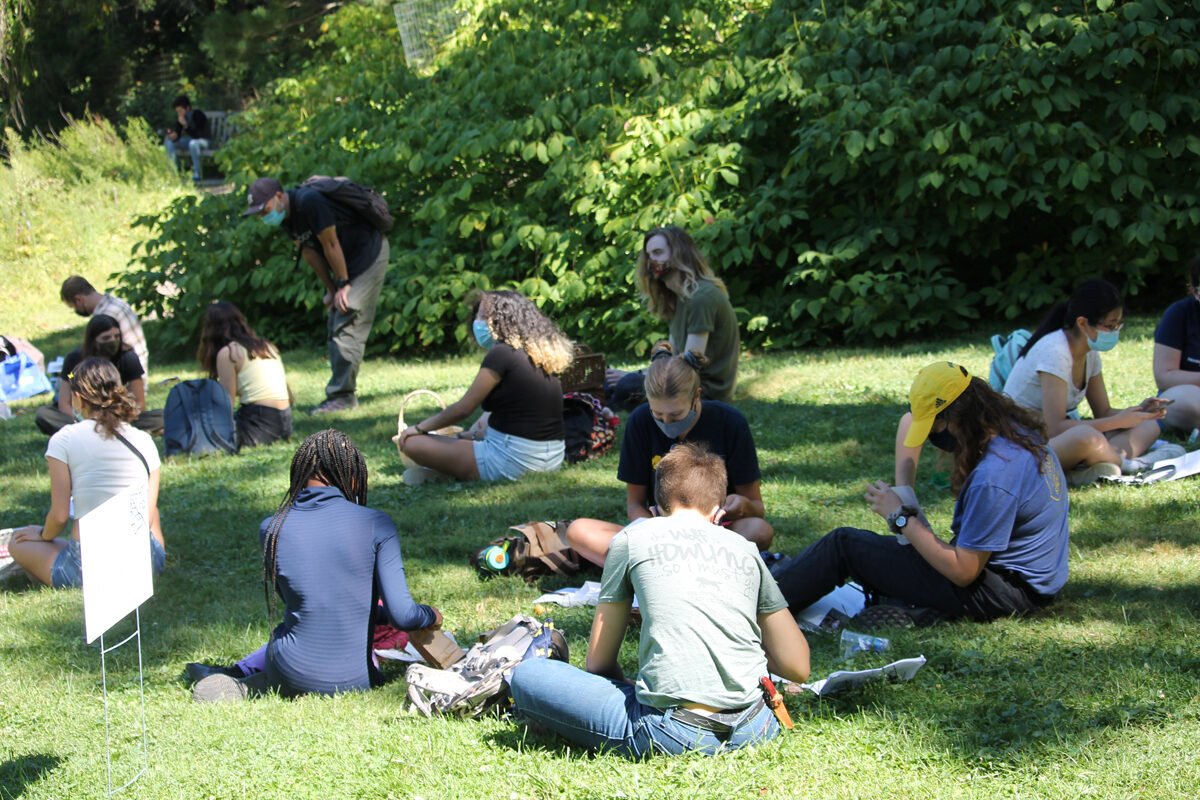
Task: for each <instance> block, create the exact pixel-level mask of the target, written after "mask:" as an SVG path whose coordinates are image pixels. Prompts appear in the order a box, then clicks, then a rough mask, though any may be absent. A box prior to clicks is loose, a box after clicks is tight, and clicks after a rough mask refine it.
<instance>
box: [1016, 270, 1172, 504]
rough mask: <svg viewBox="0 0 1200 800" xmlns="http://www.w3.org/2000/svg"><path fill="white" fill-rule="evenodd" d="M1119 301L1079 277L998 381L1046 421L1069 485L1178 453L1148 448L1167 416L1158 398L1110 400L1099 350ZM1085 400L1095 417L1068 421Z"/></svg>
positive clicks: (1107, 341)
mask: <svg viewBox="0 0 1200 800" xmlns="http://www.w3.org/2000/svg"><path fill="white" fill-rule="evenodd" d="M1124 305H1125V304H1124V302H1123V301H1122V299H1121V293H1120V292H1119V291H1118V290H1117V287H1115V286H1113V285H1112V284H1111V283H1109V282H1108V281H1106V280H1103V279H1101V278H1092V279H1090V280H1086V281H1084V282H1083V283H1081V284H1080V285H1079V287H1078V288H1077V289H1076V290H1075V292H1074V294H1072V295H1071V297H1070V299H1069V300H1065V301H1063V302H1060V303H1058V304H1056V305H1055V306H1054V307H1053V308H1051V309H1050V312H1049V313H1048V314H1047V315H1046V318H1045V319H1044V320H1043V321H1042V324H1041V325H1040V326H1039V327H1038V329H1037V330H1036V331H1034V332H1033V335H1032V336H1031V337H1029V341H1028V342H1026V343H1025V347H1024V348H1023V349H1022V350H1021V355H1020V356H1019V357H1018V358H1017V361H1016V363H1015V364H1013V368H1012V372H1010V373H1009V375H1008V380H1007V381H1005V383H1004V393H1005V394H1006V395H1008V396H1009V397H1011V398H1012V399H1013V400H1015V401H1016V402H1017V404H1018V405H1020V406H1023V407H1025V408H1028V409H1030V410H1032V411H1034V412H1037V413H1040V414H1041V415H1042V416H1043V417H1044V418H1045V420H1046V428H1047V430H1048V431H1049V435H1050V447H1051V449H1053V450H1054V452H1055V454H1057V455H1058V458H1059V460H1060V461H1061V462H1062V465H1063V468H1064V469H1065V470H1066V471H1067V481H1068V483H1069V484H1070V485H1072V486H1079V485H1082V484H1087V483H1091V482H1093V481H1095V480H1096V479H1098V478H1102V477H1116V476H1118V475H1120V474H1121V473H1122V472H1127V473H1133V472H1138V471H1140V470H1142V469H1145V467H1146V466H1148V465H1149V464H1150V463H1152V462H1154V461H1156V460H1159V459H1162V458H1174V457H1175V456H1178V455H1182V454H1183V450H1182V448H1180V447H1178V446H1177V445H1167V444H1166V443H1165V442H1164V443H1163V444H1162V445H1160V446H1157V447H1154V451H1153V453H1148V452H1147V451H1148V450H1150V449H1151V447H1153V446H1154V444H1155V440H1157V439H1158V434H1159V430H1160V429H1159V425H1158V421H1159V420H1160V419H1162V417H1163V415H1164V414H1165V413H1166V403H1165V401H1163V400H1162V399H1161V398H1157V397H1150V398H1147V399H1146V400H1144V401H1142V402H1141V403H1140V404H1138V405H1136V406H1130V407H1129V408H1113V407H1112V405H1111V404H1110V403H1109V399H1108V390H1107V389H1106V388H1105V385H1104V374H1103V372H1102V371H1101V366H1100V353H1101V352H1105V351H1108V350H1111V349H1112V348H1114V347H1116V345H1117V340H1118V339H1119V338H1120V331H1121V328H1122V327H1123V326H1124V322H1123V316H1124ZM1085 397H1086V398H1087V401H1088V406H1090V407H1091V409H1092V416H1093V419H1071V418H1070V417H1069V416H1068V413H1069V412H1070V411H1072V410H1074V409H1075V407H1076V406H1078V405H1079V401H1080V400H1083V399H1084V398H1085ZM1143 454H1145V455H1143ZM1139 457H1140V458H1139Z"/></svg>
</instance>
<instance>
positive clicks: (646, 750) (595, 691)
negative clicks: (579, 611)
mask: <svg viewBox="0 0 1200 800" xmlns="http://www.w3.org/2000/svg"><path fill="white" fill-rule="evenodd" d="M511 688H512V696H513V701H514V703H515V709H514V711H515V712H516V714H517V716H520V717H524V718H525V719H528V720H531V721H533V722H537V723H539V724H541V725H544V726H545V727H547V728H550V729H551V730H553V731H554V732H555V733H557V734H559V735H560V736H563V737H565V738H567V739H570V740H571V741H572V742H575V743H576V744H579V745H582V746H583V747H586V748H588V749H589V750H612V751H614V752H616V753H619V754H620V755H623V756H626V757H627V758H635V759H637V758H643V757H645V756H649V755H678V754H680V753H687V752H695V753H700V754H702V755H715V754H717V753H719V752H721V751H722V750H736V749H738V748H741V747H746V746H747V745H751V744H758V743H759V742H765V741H769V740H771V739H774V738H775V737H776V736H777V735H778V734H779V723H778V722H777V721H776V719H775V713H774V712H773V711H771V709H770V708H767V707H766V706H765V705H764V706H763V707H762V708H761V709H760V710H759V711H758V713H756V714H753V715H751V717H750V718H749V719H747V720H745V721H743V722H742V723H741V724H740V725H738V726H737V727H736V728H735V729H734V730H733V731H732V732H730V733H728V734H718V733H715V732H713V731H708V730H704V729H702V728H698V727H696V726H693V725H689V724H687V723H685V722H680V721H679V720H677V719H674V718H673V717H672V716H671V713H672V711H673V710H674V709H669V708H668V709H661V708H653V707H652V706H647V705H642V704H641V703H639V702H638V700H637V697H636V696H635V693H634V692H635V690H634V687H633V686H631V685H629V684H623V683H617V682H616V681H612V680H609V679H608V678H603V677H600V676H599V675H592V674H591V673H588V672H584V671H583V670H581V669H579V668H578V667H573V666H571V665H570V664H564V663H563V662H561V661H552V660H550V659H548V658H534V659H529V660H528V661H522V662H521V663H520V664H518V665H517V667H516V669H514V670H513V672H512V679H511Z"/></svg>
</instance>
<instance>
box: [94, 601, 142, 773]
mask: <svg viewBox="0 0 1200 800" xmlns="http://www.w3.org/2000/svg"><path fill="white" fill-rule="evenodd" d="M131 639H137V656H138V694H139V696H140V698H141V705H142V768H141V769H140V770H138V773H137V774H136V775H134V776H133V777H132V778H130V779H129V780H128V781H126V782H125V783H124V784H122V785H121V786H118V787H117V788H116V789H114V788H113V779H112V737H111V734H110V732H109V721H108V670H107V665H106V663H105V656H106V655H108V653H110V652H111V651H113V650H116V649H117V648H118V647H121V646H123V645H125V644H128V643H129V641H130V640H131ZM100 685H101V687H102V690H103V696H104V768H105V773H106V774H107V777H108V796H109V797H112V796H113V795H114V794H117V793H118V792H120V791H123V790H124V789H127V788H128V787H129V786H130V785H132V784H133V783H134V782H135V781H137V779H138V778H140V777H142V776H143V775H145V774H146V770H147V769H149V767H150V756H149V755H148V753H147V750H146V676H145V674H144V672H143V670H142V616H141V609H140V608H135V609H134V610H133V633H131V634H129V635H128V636H126V637H125V638H124V639H122V640H121V641H119V642H117V643H116V644H114V645H113V646H112V647H105V646H104V634H103V633H102V634H100Z"/></svg>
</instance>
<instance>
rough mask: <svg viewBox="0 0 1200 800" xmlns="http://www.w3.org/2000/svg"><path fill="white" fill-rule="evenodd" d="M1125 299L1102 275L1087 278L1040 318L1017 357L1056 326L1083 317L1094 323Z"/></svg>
mask: <svg viewBox="0 0 1200 800" xmlns="http://www.w3.org/2000/svg"><path fill="white" fill-rule="evenodd" d="M1124 305H1125V302H1124V301H1123V300H1122V299H1121V292H1120V291H1119V290H1118V289H1117V287H1116V286H1113V285H1112V284H1111V283H1109V282H1108V281H1106V280H1104V279H1103V278H1089V279H1088V280H1086V281H1084V282H1083V283H1081V284H1079V286H1078V287H1077V288H1076V289H1075V293H1074V294H1072V295H1071V297H1070V299H1068V300H1063V301H1062V302H1059V303H1055V304H1054V306H1053V307H1052V308H1051V309H1050V311H1049V313H1047V314H1046V318H1045V319H1043V320H1042V324H1041V325H1039V326H1038V328H1037V330H1036V331H1034V332H1033V335H1032V336H1030V337H1029V341H1028V342H1026V343H1025V346H1024V347H1022V348H1021V354H1020V355H1019V356H1017V358H1018V360H1019V359H1022V358H1024V357H1025V354H1026V353H1028V352H1029V351H1030V350H1031V349H1032V348H1033V346H1034V345H1035V344H1037V342H1038V340H1039V339H1041V338H1042V337H1043V336H1046V335H1047V334H1049V333H1053V332H1054V331H1057V330H1067V329H1069V328H1073V327H1075V320H1077V319H1079V318H1080V317H1083V318H1084V319H1086V320H1087V321H1088V322H1089V323H1090V324H1092V325H1095V324H1097V323H1098V322H1100V320H1102V319H1104V317H1105V315H1106V314H1108V313H1109V312H1111V311H1112V310H1113V309H1115V308H1121V307H1122V306H1124Z"/></svg>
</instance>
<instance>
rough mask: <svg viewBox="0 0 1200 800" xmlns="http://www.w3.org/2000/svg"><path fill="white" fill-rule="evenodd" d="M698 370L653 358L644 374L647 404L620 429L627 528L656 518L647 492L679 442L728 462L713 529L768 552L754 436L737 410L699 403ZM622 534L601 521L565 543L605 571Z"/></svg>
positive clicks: (571, 531) (573, 531) (577, 525)
mask: <svg viewBox="0 0 1200 800" xmlns="http://www.w3.org/2000/svg"><path fill="white" fill-rule="evenodd" d="M703 368H704V360H703V356H699V355H697V354H696V353H691V352H689V353H685V354H684V355H682V356H669V355H668V356H662V357H659V358H656V359H655V360H654V361H652V362H651V364H650V368H649V369H648V370H647V371H646V377H645V392H646V400H647V402H646V403H645V404H643V405H641V406H638V407H637V408H636V409H635V410H634V411H633V413H632V414H630V415H629V420H628V421H627V422H626V423H625V433H624V438H623V439H622V441H621V461H620V464H619V466H618V467H617V479H618V480H621V481H624V483H625V506H626V513H627V515H628V519H629V522H631V523H632V522H634V521H636V520H638V519H641V518H644V517H653V516H657V515H658V513H659V509H657V508H656V507H655V506H654V499H653V497H652V495H651V491H652V487H653V485H654V472H655V470H656V469H657V468H658V463H659V461H661V460H662V458H663V456H665V455H666V454H667V453H668V452H670V450H671V448H672V447H674V446H675V445H676V444H678V443H680V442H691V443H695V444H704V445H706V446H707V447H708V450H709V452H711V453H713V454H715V455H717V456H720V458H721V460H722V461H724V462H725V470H726V473H727V475H728V485H727V486H726V487H725V500H724V502H723V503H722V504H721V513H720V518H719V519H718V520H717V522H718V524H720V525H723V526H724V527H727V528H729V529H730V530H732V531H734V532H735V533H737V534H740V535H741V536H742V537H743V538H744V539H748V540H749V541H751V542H752V543H754V545H755V546H757V547H758V549H759V550H760V551H761V550H766V549H768V548H769V547H770V545H771V539H772V538H774V536H775V531H774V529H773V528H772V527H771V525H770V523H768V522H767V521H766V520H765V519H764V518H763V517H764V516H765V515H766V508H765V506H764V505H763V499H762V491H761V488H760V486H759V481H760V479H761V477H762V473H760V472H759V469H758V453H757V452H756V451H755V449H754V436H753V434H751V433H750V425H749V424H748V423H747V422H746V418H745V417H744V416H743V415H742V413H741V412H740V411H738V410H737V409H736V408H733V407H732V406H728V405H726V404H725V403H722V402H720V401H718V400H706V399H704V398H703V397H702V390H701V385H700V376H701V373H702V370H703ZM623 527H625V526H623V525H619V524H617V523H615V522H607V521H605V520H598V519H583V518H581V519H577V520H574V521H573V522H572V523H571V525H570V526H569V527H568V528H567V543H568V544H569V545H570V546H571V547H572V548H574V549H575V551H576V552H578V553H579V554H580V555H581V556H583V557H584V558H586V559H587V560H589V561H591V562H592V563H594V564H598V565H603V564H604V559H605V557H606V556H607V555H608V547H609V544H610V543H611V542H612V539H613V537H614V536H615V535H616V534H617V533H618V532H619V531H620V530H621V529H622V528H623ZM632 530H636V528H633V529H632Z"/></svg>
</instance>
